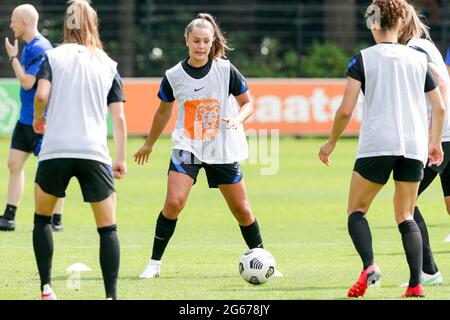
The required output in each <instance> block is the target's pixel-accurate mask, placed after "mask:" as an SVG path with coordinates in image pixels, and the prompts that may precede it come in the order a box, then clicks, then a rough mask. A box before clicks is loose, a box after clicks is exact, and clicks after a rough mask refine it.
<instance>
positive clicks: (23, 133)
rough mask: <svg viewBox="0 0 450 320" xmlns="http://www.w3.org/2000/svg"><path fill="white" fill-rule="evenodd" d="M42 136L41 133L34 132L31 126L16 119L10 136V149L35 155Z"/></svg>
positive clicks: (39, 147)
mask: <svg viewBox="0 0 450 320" xmlns="http://www.w3.org/2000/svg"><path fill="white" fill-rule="evenodd" d="M42 137H43V135H42V134H38V133H36V132H34V130H33V126H30V125H27V124H23V123H21V122H19V121H17V124H16V126H15V128H14V131H13V134H12V138H11V149H14V150H19V151H23V152H26V153H34V155H35V156H37V155H38V154H39V152H40V151H41V145H42Z"/></svg>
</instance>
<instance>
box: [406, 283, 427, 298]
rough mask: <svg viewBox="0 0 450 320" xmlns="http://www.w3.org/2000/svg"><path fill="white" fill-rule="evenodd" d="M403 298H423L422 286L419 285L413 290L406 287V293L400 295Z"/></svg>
mask: <svg viewBox="0 0 450 320" xmlns="http://www.w3.org/2000/svg"><path fill="white" fill-rule="evenodd" d="M402 297H403V298H423V297H425V291H423V287H422V285H421V284H420V283H419V284H418V285H417V286H415V287H414V288H412V287H408V288H407V289H406V292H405V293H404V294H402Z"/></svg>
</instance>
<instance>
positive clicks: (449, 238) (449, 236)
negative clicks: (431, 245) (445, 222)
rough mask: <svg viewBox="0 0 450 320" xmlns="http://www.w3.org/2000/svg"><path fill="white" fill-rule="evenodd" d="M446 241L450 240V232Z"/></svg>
mask: <svg viewBox="0 0 450 320" xmlns="http://www.w3.org/2000/svg"><path fill="white" fill-rule="evenodd" d="M444 241H445V242H450V233H449V234H448V236H447V238H445V240H444Z"/></svg>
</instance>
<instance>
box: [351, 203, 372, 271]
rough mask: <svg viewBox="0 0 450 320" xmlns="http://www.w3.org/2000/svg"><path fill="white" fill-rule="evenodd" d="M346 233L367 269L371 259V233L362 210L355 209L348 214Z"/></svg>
mask: <svg viewBox="0 0 450 320" xmlns="http://www.w3.org/2000/svg"><path fill="white" fill-rule="evenodd" d="M348 233H349V234H350V237H351V238H352V241H353V245H354V246H355V248H356V251H358V253H359V256H360V257H361V260H362V262H363V265H364V269H367V268H368V267H369V266H370V265H371V264H372V263H373V262H374V261H373V249H372V234H371V233H370V227H369V222H367V219H366V217H365V214H364V212H361V211H356V212H353V213H352V214H350V215H349V216H348Z"/></svg>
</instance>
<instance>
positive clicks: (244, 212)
mask: <svg viewBox="0 0 450 320" xmlns="http://www.w3.org/2000/svg"><path fill="white" fill-rule="evenodd" d="M232 211H233V214H234V216H235V217H236V218H237V220H238V221H239V222H245V223H251V222H252V221H253V220H254V217H253V213H252V210H251V209H250V206H249V205H248V204H242V205H238V206H236V207H234V208H233V209H232Z"/></svg>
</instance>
